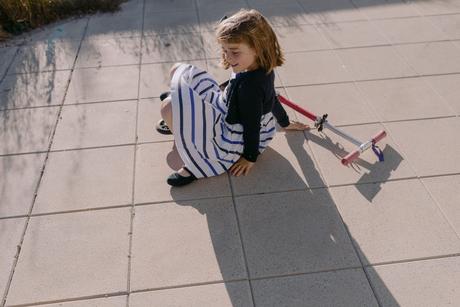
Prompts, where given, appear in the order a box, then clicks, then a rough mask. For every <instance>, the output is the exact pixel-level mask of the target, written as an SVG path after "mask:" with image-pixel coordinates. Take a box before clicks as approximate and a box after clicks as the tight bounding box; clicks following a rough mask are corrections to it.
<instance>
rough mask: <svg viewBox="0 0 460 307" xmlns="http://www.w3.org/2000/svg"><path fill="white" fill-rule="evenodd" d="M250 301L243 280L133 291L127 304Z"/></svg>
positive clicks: (197, 305)
mask: <svg viewBox="0 0 460 307" xmlns="http://www.w3.org/2000/svg"><path fill="white" fill-rule="evenodd" d="M251 301H252V299H251V292H250V289H249V283H248V282H247V281H244V282H231V283H229V282H227V283H218V284H210V285H203V286H192V287H184V288H179V289H166V290H157V291H153V292H143V293H134V294H131V296H130V301H129V306H131V307H144V306H169V307H181V306H189V307H206V306H209V307H212V306H219V307H246V306H248V307H249V306H253V304H252V303H251Z"/></svg>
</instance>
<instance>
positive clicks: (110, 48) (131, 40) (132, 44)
mask: <svg viewBox="0 0 460 307" xmlns="http://www.w3.org/2000/svg"><path fill="white" fill-rule="evenodd" d="M140 46H141V40H140V37H109V36H107V37H105V38H99V39H95V38H89V39H85V40H84V41H83V42H82V44H81V48H80V52H79V53H78V59H77V62H76V63H75V67H79V68H80V67H101V66H116V65H136V64H139V61H140V57H141V52H140V51H141V50H140V48H141V47H140Z"/></svg>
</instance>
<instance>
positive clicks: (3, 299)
mask: <svg viewBox="0 0 460 307" xmlns="http://www.w3.org/2000/svg"><path fill="white" fill-rule="evenodd" d="M85 18H86V25H85V29H84V31H83V37H84V36H85V34H86V30H87V29H88V24H89V17H85ZM82 42H83V38H81V40H80V44H79V45H78V48H77V52H76V54H75V58H74V61H73V67H75V63H76V62H77V59H78V53H79V51H80V48H81V45H82ZM72 74H73V70H72V71H71V73H70V75H69V76H68V78H67V83H66V88H65V92H64V96H63V97H62V103H61V106H60V109H59V111H58V114H57V116H56V120H55V123H54V127H53V130H52V132H51V137H50V141H49V144H48V150H47V153H46V157H45V160H44V162H43V166H42V169H41V172H40V176H39V178H38V182H37V185H36V187H35V192H34V196H33V199H32V201H31V205H30V208H29V212H28V217H27V218H26V221H25V223H24V229H23V232H22V234H21V239H20V241H19V244H18V245H17V246H18V249H17V251H16V254H15V257H14V261H13V265H12V267H11V270H10V275H9V277H8V280H7V282H6V286H5V290H4V294H3V295H2V301H0V306H1V307H3V306H4V305H5V304H6V302H7V298H8V292H9V290H10V287H11V283H12V280H13V276H14V272H15V270H16V266H17V264H18V261H19V256H20V254H21V249H22V244H23V243H24V239H25V236H26V232H27V229H28V226H29V222H30V219H31V217H30V216H31V214H32V212H33V208H34V205H35V200H36V199H37V195H38V190H39V188H40V183H41V181H42V178H43V175H44V173H45V168H46V162H47V161H48V157H49V155H50V150H51V147H52V145H53V140H54V135H55V133H56V129H57V126H58V123H59V118H60V116H61V112H62V106H63V105H64V102H65V98H66V96H67V91H68V89H69V86H70V82H71V80H72Z"/></svg>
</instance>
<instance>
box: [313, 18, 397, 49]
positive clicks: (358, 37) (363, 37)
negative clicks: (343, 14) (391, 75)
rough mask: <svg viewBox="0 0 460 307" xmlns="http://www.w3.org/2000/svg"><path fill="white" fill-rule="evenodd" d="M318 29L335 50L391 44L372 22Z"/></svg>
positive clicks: (334, 25)
mask: <svg viewBox="0 0 460 307" xmlns="http://www.w3.org/2000/svg"><path fill="white" fill-rule="evenodd" d="M318 29H319V31H321V34H322V35H324V37H326V38H327V39H328V41H329V42H330V44H331V45H332V46H333V47H334V48H352V47H366V46H379V45H388V44H389V42H388V40H387V39H386V38H385V36H383V35H382V34H381V33H380V32H379V31H378V29H377V27H376V26H375V25H374V23H373V22H370V21H352V22H343V23H327V24H318Z"/></svg>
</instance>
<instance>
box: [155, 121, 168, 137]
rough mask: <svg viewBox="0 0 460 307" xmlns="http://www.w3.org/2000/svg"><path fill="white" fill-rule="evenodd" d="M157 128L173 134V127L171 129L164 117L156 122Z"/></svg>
mask: <svg viewBox="0 0 460 307" xmlns="http://www.w3.org/2000/svg"><path fill="white" fill-rule="evenodd" d="M155 128H156V129H157V131H158V132H159V133H161V134H172V132H171V129H169V127H168V125H166V122H165V120H164V119H160V120H159V121H158V123H157V124H156V126H155Z"/></svg>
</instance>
